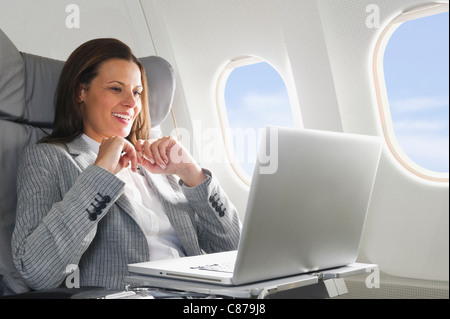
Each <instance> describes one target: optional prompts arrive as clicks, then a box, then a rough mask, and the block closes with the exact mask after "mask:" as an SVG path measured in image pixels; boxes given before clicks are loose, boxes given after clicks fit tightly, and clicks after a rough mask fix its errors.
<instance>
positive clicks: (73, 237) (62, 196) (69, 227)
mask: <svg viewBox="0 0 450 319" xmlns="http://www.w3.org/2000/svg"><path fill="white" fill-rule="evenodd" d="M42 145H43V144H39V145H35V146H33V147H31V148H28V149H26V151H25V152H24V155H23V156H22V158H21V163H20V165H19V171H18V179H17V191H18V194H17V216H16V225H15V229H14V232H13V238H12V254H13V259H14V264H15V267H16V268H17V269H18V271H19V272H20V273H21V275H22V276H23V278H24V279H25V281H26V282H27V283H28V285H29V286H30V287H31V288H33V289H45V288H54V287H57V286H59V285H60V284H61V283H62V281H63V280H64V278H65V277H66V276H67V275H68V274H69V273H70V272H68V266H69V265H73V264H75V265H77V264H78V262H79V260H80V258H81V256H82V254H83V253H84V252H85V251H86V249H87V248H88V246H89V245H90V243H91V241H92V240H93V238H94V236H95V232H96V227H97V223H98V221H99V220H100V219H101V218H102V216H103V215H104V214H106V212H107V211H108V209H109V207H110V206H111V205H112V204H113V203H114V201H115V200H116V199H117V198H118V197H119V196H120V194H121V193H122V192H123V188H124V185H123V182H122V181H120V180H119V179H118V178H117V177H116V176H114V175H113V174H111V173H110V172H108V171H106V170H104V169H102V168H100V167H97V166H94V165H91V166H88V167H87V169H86V170H84V171H83V172H80V169H79V168H78V167H77V166H76V165H75V164H74V163H73V161H72V159H71V158H70V161H69V160H68V158H69V157H70V155H69V154H68V153H67V152H65V151H62V149H61V148H59V149H58V148H56V147H54V146H53V147H51V146H49V145H48V144H47V145H44V146H42ZM71 174H72V175H71ZM76 175H78V176H76ZM71 176H72V179H74V180H75V182H74V183H73V185H67V183H71ZM65 189H67V192H65ZM100 190H101V191H100ZM88 212H91V213H95V219H94V218H93V216H94V215H92V218H90V217H89V213H88Z"/></svg>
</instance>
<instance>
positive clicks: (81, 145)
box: [66, 136, 97, 171]
mask: <svg viewBox="0 0 450 319" xmlns="http://www.w3.org/2000/svg"><path fill="white" fill-rule="evenodd" d="M66 145H67V149H68V152H69V154H70V155H71V156H72V158H73V160H74V161H75V163H76V164H77V165H78V167H79V168H80V171H84V170H85V169H86V168H87V167H88V166H89V165H92V164H94V162H95V159H96V158H97V155H96V154H95V153H94V151H92V149H91V148H90V147H89V145H88V143H86V142H85V141H84V140H83V138H82V137H81V136H80V137H78V138H76V139H74V140H73V141H72V142H70V143H67V144H66Z"/></svg>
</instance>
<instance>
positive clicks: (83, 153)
mask: <svg viewBox="0 0 450 319" xmlns="http://www.w3.org/2000/svg"><path fill="white" fill-rule="evenodd" d="M66 145H67V149H68V152H69V154H70V155H71V156H72V158H73V160H74V161H75V163H76V164H77V165H78V167H79V169H80V172H82V171H84V170H85V169H86V168H87V167H88V166H89V165H92V164H94V163H95V159H96V158H97V154H96V153H95V152H94V151H93V150H92V149H91V147H90V146H89V144H88V143H86V141H85V140H84V139H83V138H82V137H81V136H80V137H78V138H76V139H75V140H73V141H72V142H70V143H67V144H66ZM116 204H117V205H118V206H119V207H120V208H121V209H122V210H123V211H124V212H125V213H127V214H128V215H130V216H131V218H133V219H134V220H136V217H135V209H136V207H134V206H133V204H132V202H131V201H130V199H129V198H128V196H127V195H125V194H122V195H121V196H120V197H119V198H118V199H117V200H116Z"/></svg>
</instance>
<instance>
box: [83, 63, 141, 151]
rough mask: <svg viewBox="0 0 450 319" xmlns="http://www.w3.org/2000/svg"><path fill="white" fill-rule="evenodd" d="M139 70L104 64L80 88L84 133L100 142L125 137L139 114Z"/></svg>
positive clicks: (128, 64) (127, 65)
mask: <svg viewBox="0 0 450 319" xmlns="http://www.w3.org/2000/svg"><path fill="white" fill-rule="evenodd" d="M142 90H143V87H142V83H141V71H140V70H139V67H138V66H137V65H136V63H134V62H130V61H126V60H120V59H110V60H107V61H105V62H103V63H102V64H101V65H100V67H99V70H98V75H97V76H96V77H95V78H94V79H93V80H92V81H91V83H90V85H89V86H85V85H83V84H82V85H81V88H80V91H79V96H78V102H83V103H82V104H81V107H82V115H83V124H84V133H85V134H86V135H87V136H89V137H90V138H92V139H94V140H96V141H97V142H99V143H101V142H102V139H103V138H109V137H112V136H121V137H127V136H128V135H129V134H130V130H131V127H132V124H133V122H134V120H135V119H136V117H137V115H138V114H139V112H140V111H141V108H142V104H141V98H140V95H141V92H142Z"/></svg>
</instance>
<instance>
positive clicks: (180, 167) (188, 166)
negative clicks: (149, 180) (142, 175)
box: [136, 136, 206, 187]
mask: <svg viewBox="0 0 450 319" xmlns="http://www.w3.org/2000/svg"><path fill="white" fill-rule="evenodd" d="M136 151H137V154H138V157H139V163H140V164H142V166H143V167H145V168H146V169H147V170H148V171H150V172H151V173H153V174H166V175H169V174H175V175H178V176H179V177H180V178H181V179H182V180H183V182H184V183H185V184H186V185H187V186H190V187H195V186H197V185H199V184H200V183H201V182H203V181H204V180H205V179H206V176H205V174H204V173H203V171H202V169H201V168H200V167H199V166H198V165H197V164H196V163H195V162H194V160H193V159H192V157H191V155H190V154H189V152H188V151H187V150H186V149H185V148H184V147H183V146H182V145H181V144H180V143H178V142H177V141H176V140H175V139H174V138H173V137H171V136H165V137H162V138H159V139H151V140H138V142H137V144H136Z"/></svg>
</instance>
